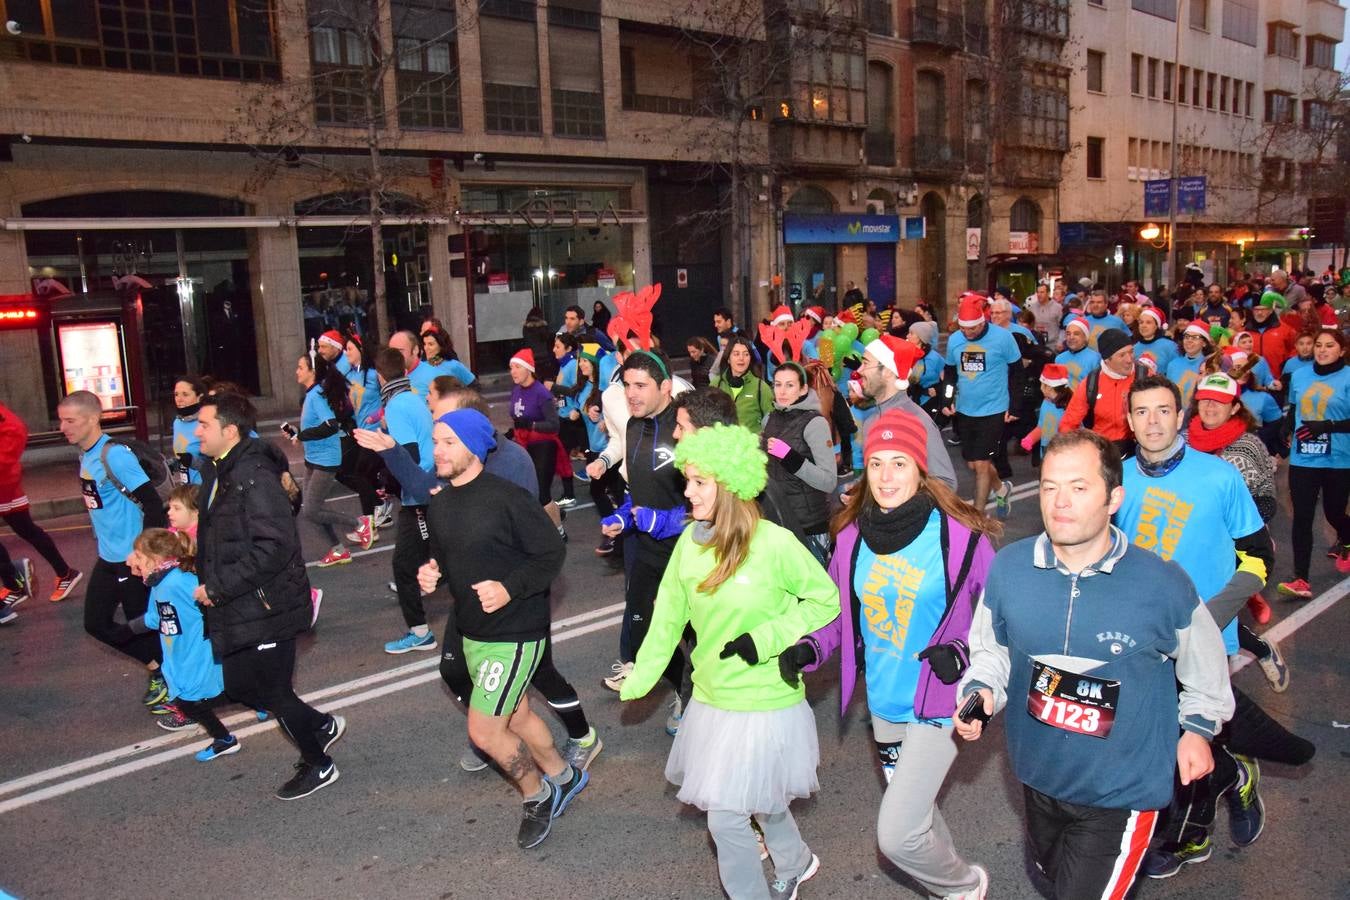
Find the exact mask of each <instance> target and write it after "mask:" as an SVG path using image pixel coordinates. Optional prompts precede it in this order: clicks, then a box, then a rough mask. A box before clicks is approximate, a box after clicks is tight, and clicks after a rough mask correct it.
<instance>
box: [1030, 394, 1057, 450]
mask: <svg viewBox="0 0 1350 900" xmlns="http://www.w3.org/2000/svg"><path fill="white" fill-rule="evenodd" d="M1062 418H1064V410H1062V409H1060V408H1059V407H1058V406H1056V405H1055V401H1053V400H1042V401H1041V411H1040V413H1039V414H1038V415H1037V417H1036V423H1037V424H1038V425H1039V426H1040V429H1041V449H1045V448H1046V447H1047V446H1049V445H1050V441H1051V439H1053V438H1054V436H1055V435H1056V434H1059V420H1060V419H1062Z"/></svg>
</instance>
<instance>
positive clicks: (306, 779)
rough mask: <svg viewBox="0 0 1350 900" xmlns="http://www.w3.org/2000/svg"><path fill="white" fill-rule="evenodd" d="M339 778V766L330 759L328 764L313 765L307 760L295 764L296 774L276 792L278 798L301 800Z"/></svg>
mask: <svg viewBox="0 0 1350 900" xmlns="http://www.w3.org/2000/svg"><path fill="white" fill-rule="evenodd" d="M337 780H338V767H337V766H336V765H335V764H334V763H333V761H332V760H331V759H330V760H329V761H328V764H327V765H321V766H312V765H310V764H309V763H307V762H298V763H296V764H295V774H294V775H292V776H291V780H290V781H287V782H286V783H285V784H283V785H282V786H281V788H280V790H278V791H277V793H276V798H277V799H278V800H299V799H300V798H301V797H308V796H309V795H310V794H312V793H314V792H315V791H318V790H322V789H323V788H326V787H328V786H329V785H330V784H332V783H333V782H335V781H337Z"/></svg>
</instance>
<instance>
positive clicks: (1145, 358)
mask: <svg viewBox="0 0 1350 900" xmlns="http://www.w3.org/2000/svg"><path fill="white" fill-rule="evenodd" d="M1135 362H1136V363H1138V364H1139V365H1141V366H1143V367H1144V368H1145V369H1146V370H1147V371H1148V374H1150V375H1157V374H1158V361H1157V360H1156V359H1154V358H1153V354H1152V353H1149V352H1148V351H1145V352H1143V353H1141V354H1139V358H1138V359H1136V360H1135Z"/></svg>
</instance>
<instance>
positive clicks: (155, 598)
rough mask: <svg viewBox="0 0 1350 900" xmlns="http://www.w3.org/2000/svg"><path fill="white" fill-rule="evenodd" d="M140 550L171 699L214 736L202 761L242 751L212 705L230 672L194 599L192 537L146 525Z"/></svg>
mask: <svg viewBox="0 0 1350 900" xmlns="http://www.w3.org/2000/svg"><path fill="white" fill-rule="evenodd" d="M135 553H136V554H137V556H138V558H139V559H138V563H139V568H140V569H141V571H142V572H144V573H145V574H144V578H145V583H146V584H147V585H148V586H149V588H150V602H149V605H148V606H147V608H146V611H145V627H146V628H148V629H151V630H157V631H158V632H159V643H160V646H161V647H162V649H163V651H164V662H163V669H164V679H165V681H166V682H168V686H169V697H168V699H169V702H170V703H172V704H173V705H174V706H175V707H177V708H178V710H179V711H180V712H181V713H182V714H183V715H184V716H185V717H186V718H187V719H189V720H191V721H193V722H196V723H197V724H198V725H201V726H202V727H203V728H205V729H206V733H207V734H209V735H210V736H211V744H210V746H208V747H205V748H203V749H202V750H200V751H199V752H198V753H197V760H198V761H199V762H210V761H211V760H213V759H215V758H216V757H217V756H225V755H227V754H230V753H237V752H238V751H239V739H238V738H236V737H235V736H234V735H233V734H231V733H230V731H229V729H227V728H226V727H225V725H224V724H223V723H222V722H221V721H220V719H219V718H218V717H217V716H216V714H215V712H213V711H212V709H211V707H212V706H213V705H214V703H215V702H217V700H218V698H220V697H221V695H223V694H224V693H225V676H224V674H223V673H222V671H221V667H220V664H219V663H218V662H216V661H215V657H214V656H213V655H212V653H211V642H210V641H209V640H207V638H206V633H205V630H204V628H203V623H204V619H203V618H202V611H201V609H200V608H198V606H197V602H196V601H195V600H194V599H193V598H192V593H193V591H195V590H196V589H197V585H198V584H199V583H200V582H199V581H198V580H197V576H196V575H194V574H193V566H192V564H193V559H192V539H191V538H190V537H189V536H188V534H187V533H186V532H182V531H180V532H173V531H169V530H168V529H165V528H147V529H146V530H145V531H143V532H141V534H140V536H139V537H137V538H136V544H135ZM165 718H170V719H171V718H176V717H165ZM161 724H166V727H168V726H171V725H173V723H172V722H170V723H161ZM177 727H181V725H179V726H177Z"/></svg>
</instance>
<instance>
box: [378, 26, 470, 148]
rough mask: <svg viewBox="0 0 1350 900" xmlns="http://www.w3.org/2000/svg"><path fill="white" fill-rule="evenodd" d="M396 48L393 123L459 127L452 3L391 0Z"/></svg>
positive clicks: (457, 67)
mask: <svg viewBox="0 0 1350 900" xmlns="http://www.w3.org/2000/svg"><path fill="white" fill-rule="evenodd" d="M390 8H391V13H392V16H393V19H394V42H395V43H396V44H397V48H398V65H397V67H396V79H395V80H396V84H397V87H398V121H399V124H400V125H404V126H407V127H411V128H442V129H457V128H459V127H460V100H459V47H458V45H457V43H456V40H455V7H454V3H453V2H452V0H393V3H392V4H391V7H390Z"/></svg>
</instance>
